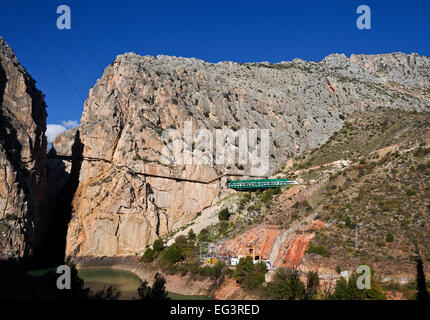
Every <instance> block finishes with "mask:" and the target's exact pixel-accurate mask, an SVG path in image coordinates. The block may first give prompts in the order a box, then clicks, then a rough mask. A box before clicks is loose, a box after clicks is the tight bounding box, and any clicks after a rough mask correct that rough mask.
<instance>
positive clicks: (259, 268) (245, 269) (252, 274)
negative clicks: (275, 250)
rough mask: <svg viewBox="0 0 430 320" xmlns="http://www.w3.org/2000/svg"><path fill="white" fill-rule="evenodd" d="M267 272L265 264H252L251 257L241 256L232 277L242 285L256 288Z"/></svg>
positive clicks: (261, 282)
mask: <svg viewBox="0 0 430 320" xmlns="http://www.w3.org/2000/svg"><path fill="white" fill-rule="evenodd" d="M266 272H267V267H266V264H265V263H263V262H259V263H256V264H254V262H253V260H252V258H251V257H246V258H241V259H240V260H239V263H238V265H237V267H236V270H235V271H234V273H233V277H234V278H235V279H236V281H237V282H238V283H240V284H241V285H242V286H243V287H245V288H248V289H256V288H258V287H260V286H261V285H262V284H263V283H264V279H265V274H266Z"/></svg>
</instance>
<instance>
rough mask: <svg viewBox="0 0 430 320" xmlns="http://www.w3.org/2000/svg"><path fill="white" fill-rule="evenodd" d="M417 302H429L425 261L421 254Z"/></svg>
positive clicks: (418, 263) (418, 255) (418, 260)
mask: <svg viewBox="0 0 430 320" xmlns="http://www.w3.org/2000/svg"><path fill="white" fill-rule="evenodd" d="M417 300H425V301H427V300H429V293H428V291H427V285H426V276H425V274H424V266H423V261H422V260H421V256H420V254H419V253H417Z"/></svg>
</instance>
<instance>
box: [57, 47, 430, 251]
mask: <svg viewBox="0 0 430 320" xmlns="http://www.w3.org/2000/svg"><path fill="white" fill-rule="evenodd" d="M429 70H430V59H429V58H426V57H422V56H418V55H415V54H413V55H405V54H389V55H379V56H352V57H351V58H347V57H345V56H343V55H332V56H329V57H327V58H326V59H324V60H323V61H321V62H319V63H314V62H306V61H303V60H300V59H295V60H294V61H292V62H281V63H279V64H270V63H247V64H239V63H233V62H220V63H216V64H213V63H207V62H204V61H201V60H197V59H185V58H176V57H168V56H157V57H156V58H154V57H151V56H145V57H141V56H138V55H136V54H134V53H127V54H124V55H120V56H118V57H117V59H116V60H115V61H114V62H113V63H112V64H111V65H110V66H108V68H107V69H106V70H105V72H104V74H103V76H102V78H101V79H99V80H98V82H97V84H96V85H95V86H94V87H93V88H92V89H91V90H90V93H89V97H88V99H87V101H86V102H85V106H84V113H83V115H82V119H81V126H80V127H79V128H78V129H75V130H74V131H73V132H66V133H64V134H62V135H60V136H59V137H58V138H57V139H56V140H55V141H54V142H53V149H52V150H51V153H52V155H53V157H54V156H56V157H57V159H56V160H55V161H56V165H62V166H64V167H65V168H66V170H69V171H70V170H71V171H73V168H71V167H73V165H72V166H71V165H70V161H71V160H72V159H75V160H76V161H75V163H76V165H75V170H74V174H72V176H74V179H75V180H76V190H74V191H73V195H72V196H73V198H72V199H71V204H70V208H71V220H70V224H69V227H68V232H67V248H66V254H67V255H68V256H104V255H106V256H116V255H132V254H135V253H137V252H140V251H142V250H144V248H145V246H146V245H148V244H150V243H152V241H153V240H154V239H156V238H157V237H159V236H163V235H166V234H167V233H168V232H170V231H172V230H174V229H177V228H180V227H182V226H184V225H186V224H187V223H189V222H190V221H191V220H192V219H193V218H195V217H196V215H197V214H198V213H199V212H201V211H202V210H203V209H204V208H206V207H209V206H211V205H212V204H213V203H214V201H216V199H217V198H218V196H219V192H220V190H221V188H222V186H223V185H225V179H224V180H222V179H220V180H215V179H216V177H218V176H220V175H223V174H243V175H248V174H250V166H249V165H244V166H241V165H235V164H220V165H216V164H214V161H212V160H213V158H212V157H211V155H210V153H209V154H208V152H207V151H208V150H202V149H198V148H196V147H195V144H197V142H198V139H195V140H194V141H192V142H190V141H185V143H184V144H183V147H182V150H185V149H187V150H191V152H192V154H194V155H196V154H199V155H201V156H202V158H204V159H205V160H206V161H205V163H204V164H196V163H192V164H166V163H164V162H163V147H164V146H165V145H166V143H167V141H166V140H165V136H164V134H163V131H164V130H166V129H177V130H178V132H179V133H180V136H181V137H183V136H185V131H186V130H187V129H186V121H191V123H192V127H193V128H194V130H196V129H199V128H207V129H209V130H211V131H212V132H214V130H216V129H231V130H233V132H238V131H239V130H240V129H244V128H245V129H268V130H269V132H270V149H269V154H270V157H269V163H270V167H269V170H268V171H267V173H266V175H270V174H271V173H273V172H275V171H276V170H277V169H279V168H280V167H281V166H282V165H283V164H284V163H285V161H286V159H287V158H289V157H292V156H296V155H300V154H301V153H303V152H304V151H307V150H309V149H314V148H317V147H319V146H321V145H322V144H324V143H325V142H326V141H327V140H328V139H329V138H330V137H331V136H332V135H333V134H334V133H335V132H337V131H338V130H340V129H341V128H342V126H343V123H344V120H345V118H346V117H347V116H348V115H349V114H352V113H353V112H356V111H372V110H375V109H377V108H378V107H389V108H395V109H401V110H409V111H413V110H415V111H425V110H429V106H430V97H429V94H428V85H429V83H430V72H429ZM214 136H215V134H214ZM171 138H172V137H170V139H171ZM163 139H164V141H163ZM175 139H179V138H177V137H174V138H173V140H175ZM181 141H182V140H181ZM214 144H215V142H214ZM74 146H75V151H73V147H74ZM249 147H250V148H249V149H250V150H249V158H250V159H251V158H252V155H253V152H254V151H256V149H257V148H256V147H255V145H254V144H251V145H250V146H249ZM217 151H218V150H217ZM232 151H233V152H235V151H236V149H233V150H232ZM230 152H231V150H230ZM214 153H215V151H214ZM78 163H79V164H78ZM54 168H55V165H54Z"/></svg>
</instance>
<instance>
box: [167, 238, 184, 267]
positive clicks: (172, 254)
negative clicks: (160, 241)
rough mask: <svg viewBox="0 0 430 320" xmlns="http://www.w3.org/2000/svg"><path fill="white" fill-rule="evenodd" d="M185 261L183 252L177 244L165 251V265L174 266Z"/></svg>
mask: <svg viewBox="0 0 430 320" xmlns="http://www.w3.org/2000/svg"><path fill="white" fill-rule="evenodd" d="M183 259H184V256H183V255H182V250H181V248H180V247H179V246H178V245H177V244H176V243H174V244H172V245H171V246H170V247H167V248H166V249H164V251H163V261H162V262H163V264H166V263H167V264H173V263H176V262H178V261H180V260H183Z"/></svg>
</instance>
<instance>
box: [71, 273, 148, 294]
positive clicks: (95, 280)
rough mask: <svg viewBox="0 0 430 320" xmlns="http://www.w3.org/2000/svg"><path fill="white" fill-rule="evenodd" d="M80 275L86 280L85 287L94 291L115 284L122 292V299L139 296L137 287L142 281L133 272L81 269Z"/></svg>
mask: <svg viewBox="0 0 430 320" xmlns="http://www.w3.org/2000/svg"><path fill="white" fill-rule="evenodd" d="M78 275H79V277H81V278H82V279H83V280H84V282H85V287H87V288H91V290H92V291H93V292H96V291H99V290H102V289H103V288H104V287H108V286H113V287H116V289H117V290H118V291H119V292H120V293H121V296H120V299H121V300H130V299H133V298H138V297H139V295H138V294H137V288H139V287H140V285H141V284H142V281H141V280H140V278H139V277H138V276H136V275H135V274H134V273H132V272H127V271H121V270H112V269H103V268H100V269H99V268H97V269H79V271H78Z"/></svg>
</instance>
